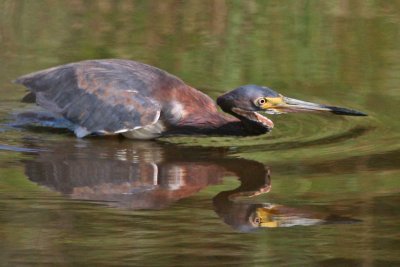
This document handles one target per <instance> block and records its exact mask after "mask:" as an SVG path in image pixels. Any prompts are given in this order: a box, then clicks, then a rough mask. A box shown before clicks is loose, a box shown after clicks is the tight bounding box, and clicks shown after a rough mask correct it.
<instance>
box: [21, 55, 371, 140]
mask: <svg viewBox="0 0 400 267" xmlns="http://www.w3.org/2000/svg"><path fill="white" fill-rule="evenodd" d="M15 82H16V83H19V84H23V85H24V86H26V87H27V88H28V89H29V90H30V92H29V93H28V95H27V96H25V97H24V99H23V100H25V101H26V102H36V103H37V104H38V105H39V106H41V107H43V108H45V109H47V110H49V111H50V112H52V113H54V114H57V115H60V116H62V117H64V118H65V119H66V120H68V121H69V122H71V123H72V124H73V125H74V126H73V130H74V132H75V134H76V136H77V137H80V138H81V137H84V136H87V135H90V134H120V133H121V134H123V135H124V136H126V137H128V138H134V139H153V138H157V137H161V136H168V135H182V134H202V135H239V136H245V135H259V134H264V133H266V132H269V131H271V129H272V128H273V127H274V124H273V122H272V121H271V120H270V119H268V118H266V117H265V116H262V115H261V114H259V113H258V112H266V113H269V114H279V113H286V112H304V111H319V112H331V113H334V114H339V115H352V116H365V115H366V114H364V113H362V112H359V111H356V110H351V109H346V108H340V107H333V106H326V105H320V104H315V103H310V102H304V101H300V100H296V99H293V98H288V97H284V96H282V95H281V94H278V93H277V92H275V91H274V90H272V89H270V88H267V87H263V86H258V85H244V86H241V87H239V88H237V89H234V90H232V91H230V92H228V93H226V94H224V95H222V96H220V97H218V99H217V104H218V105H219V106H220V107H221V109H222V110H223V111H224V112H226V113H228V114H229V115H228V114H224V113H221V112H218V109H217V105H215V102H214V101H213V100H212V99H211V98H210V97H208V96H207V95H205V94H203V93H202V92H200V91H198V90H196V89H194V88H192V87H190V86H188V85H187V84H185V83H184V82H183V81H182V80H181V79H179V78H177V77H175V76H173V75H171V74H169V73H167V72H165V71H163V70H161V69H158V68H156V67H152V66H149V65H146V64H143V63H139V62H135V61H130V60H119V59H105V60H87V61H81V62H76V63H70V64H66V65H62V66H58V67H54V68H50V69H46V70H42V71H38V72H35V73H31V74H27V75H24V76H22V77H20V78H18V79H17V80H16V81H15Z"/></svg>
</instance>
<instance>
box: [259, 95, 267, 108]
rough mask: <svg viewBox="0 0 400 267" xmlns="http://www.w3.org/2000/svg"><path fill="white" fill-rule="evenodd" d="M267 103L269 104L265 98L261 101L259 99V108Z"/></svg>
mask: <svg viewBox="0 0 400 267" xmlns="http://www.w3.org/2000/svg"><path fill="white" fill-rule="evenodd" d="M265 103H267V100H266V99H265V98H262V97H261V98H259V99H257V104H258V105H259V106H262V105H264V104H265Z"/></svg>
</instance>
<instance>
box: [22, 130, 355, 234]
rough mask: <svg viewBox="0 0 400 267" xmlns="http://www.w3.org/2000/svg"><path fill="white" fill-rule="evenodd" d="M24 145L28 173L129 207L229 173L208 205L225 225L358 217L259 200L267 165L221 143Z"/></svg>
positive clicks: (72, 192) (265, 188) (179, 195)
mask: <svg viewBox="0 0 400 267" xmlns="http://www.w3.org/2000/svg"><path fill="white" fill-rule="evenodd" d="M25 146H26V147H27V148H29V149H36V151H37V153H36V154H34V156H33V157H32V156H31V158H32V159H29V160H24V164H25V173H26V175H27V176H28V178H29V179H30V180H31V181H33V182H35V183H37V184H39V185H43V186H46V187H48V188H50V189H52V190H54V191H57V192H60V193H62V194H63V195H66V196H68V197H70V198H72V199H78V200H88V201H94V202H102V203H103V202H106V203H107V205H111V206H114V207H119V208H123V209H130V210H146V209H147V210H148V209H150V210H155V209H166V208H168V207H169V206H171V205H172V204H173V203H175V202H176V201H178V200H180V199H184V198H188V197H190V196H192V195H194V194H196V193H197V192H199V191H200V190H202V189H205V188H206V187H207V186H210V185H217V184H221V183H222V181H223V178H224V177H226V176H234V177H237V178H238V179H239V180H240V183H241V184H240V186H239V187H238V188H236V189H233V190H229V191H223V192H220V193H218V194H217V195H216V196H215V197H214V198H213V206H214V207H213V208H214V210H215V212H216V213H217V214H218V216H219V217H220V218H221V219H222V220H223V221H224V222H225V223H226V224H228V225H231V226H232V227H233V228H235V229H238V230H240V231H249V230H253V229H256V228H260V227H289V226H295V225H303V226H309V225H318V224H326V223H353V222H357V220H355V219H352V218H347V217H342V216H336V215H334V214H329V212H326V211H324V212H317V211H314V210H312V208H311V209H310V208H306V209H302V208H301V207H288V206H285V205H281V204H279V203H259V201H256V200H255V199H254V197H255V196H258V195H260V194H266V193H268V192H269V191H270V190H271V176H270V170H269V169H268V168H267V167H266V166H264V164H262V163H260V162H257V161H253V160H247V159H242V158H236V157H233V156H231V155H229V153H228V149H226V148H204V147H184V146H179V145H173V144H164V143H159V142H138V141H131V140H121V139H118V138H109V139H87V140H77V139H68V140H65V141H63V142H52V143H47V144H46V145H41V144H40V143H38V142H37V141H32V140H30V141H26V142H25ZM44 146H45V147H44ZM30 155H32V154H30Z"/></svg>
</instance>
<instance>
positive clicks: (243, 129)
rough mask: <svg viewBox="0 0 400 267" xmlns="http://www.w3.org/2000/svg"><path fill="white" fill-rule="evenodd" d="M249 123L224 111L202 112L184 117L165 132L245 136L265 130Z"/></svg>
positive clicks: (261, 132)
mask: <svg viewBox="0 0 400 267" xmlns="http://www.w3.org/2000/svg"><path fill="white" fill-rule="evenodd" d="M249 123H250V124H251V122H244V121H241V120H239V119H237V118H235V117H233V116H229V115H227V114H224V113H219V112H218V113H208V114H204V113H203V114H199V116H193V117H190V118H186V119H185V120H184V121H182V122H181V123H180V124H179V125H177V126H176V127H173V128H172V129H170V130H169V131H167V134H171V135H172V134H200V135H230V136H246V135H259V134H263V133H266V132H267V131H265V129H260V128H258V127H257V125H250V124H249Z"/></svg>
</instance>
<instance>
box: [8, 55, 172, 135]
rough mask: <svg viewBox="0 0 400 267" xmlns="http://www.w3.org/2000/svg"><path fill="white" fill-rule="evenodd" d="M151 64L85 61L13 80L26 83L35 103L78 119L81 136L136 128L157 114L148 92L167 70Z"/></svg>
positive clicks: (73, 120) (154, 119)
mask: <svg viewBox="0 0 400 267" xmlns="http://www.w3.org/2000/svg"><path fill="white" fill-rule="evenodd" d="M119 63H120V64H119ZM149 68H151V67H150V66H147V65H144V64H140V63H137V62H133V61H117V60H115V61H101V60H99V61H83V62H79V63H72V64H68V65H63V66H60V67H56V68H51V69H48V70H44V71H40V72H36V73H32V74H28V75H25V76H22V77H20V78H19V79H17V80H16V81H15V82H16V83H20V84H23V85H25V86H26V87H28V89H30V90H31V92H32V93H34V94H35V96H36V103H37V104H38V105H40V106H42V107H44V108H45V109H48V110H50V111H52V112H55V113H57V114H60V115H62V116H63V117H64V118H66V119H68V120H69V121H71V122H72V123H74V124H76V125H77V129H76V130H75V133H76V135H77V136H78V137H83V136H85V135H87V134H90V133H96V132H100V133H119V132H124V131H128V130H132V129H138V128H141V127H144V126H146V125H150V124H153V123H155V122H156V121H157V120H158V118H159V116H160V110H161V107H160V104H159V103H158V102H157V101H155V100H154V99H152V98H151V96H150V95H151V92H152V90H154V89H156V88H154V86H156V85H157V84H159V83H160V82H161V81H162V79H164V78H165V77H164V76H165V75H167V74H166V73H163V72H162V71H161V70H158V69H156V68H154V69H149Z"/></svg>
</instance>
